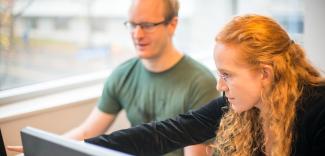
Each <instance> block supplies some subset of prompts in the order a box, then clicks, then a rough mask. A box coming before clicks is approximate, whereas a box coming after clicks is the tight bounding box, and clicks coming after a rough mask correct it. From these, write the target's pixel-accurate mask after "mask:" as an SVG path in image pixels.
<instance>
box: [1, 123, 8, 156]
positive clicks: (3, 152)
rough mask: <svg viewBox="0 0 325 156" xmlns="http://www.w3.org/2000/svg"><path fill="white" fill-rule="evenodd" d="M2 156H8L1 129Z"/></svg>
mask: <svg viewBox="0 0 325 156" xmlns="http://www.w3.org/2000/svg"><path fill="white" fill-rule="evenodd" d="M0 156H7V153H6V147H5V144H4V142H3V138H2V133H1V128H0Z"/></svg>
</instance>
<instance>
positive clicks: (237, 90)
mask: <svg viewBox="0 0 325 156" xmlns="http://www.w3.org/2000/svg"><path fill="white" fill-rule="evenodd" d="M240 52H241V51H240V49H239V47H238V46H234V45H227V44H223V43H220V42H217V43H216V45H215V49H214V60H215V64H216V67H217V71H218V75H219V76H218V84H217V90H218V91H221V92H225V95H226V97H227V98H228V101H229V103H230V105H231V107H232V108H233V110H234V111H235V112H238V113H240V112H244V111H247V110H249V109H251V108H253V107H258V108H259V105H260V98H261V90H262V78H263V75H262V74H261V73H262V72H258V71H256V70H255V71H254V70H252V68H250V67H249V66H248V64H245V62H244V61H243V60H242V59H240V58H239V55H238V54H239V53H240Z"/></svg>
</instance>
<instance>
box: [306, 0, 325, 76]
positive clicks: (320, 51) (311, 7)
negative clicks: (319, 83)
mask: <svg viewBox="0 0 325 156" xmlns="http://www.w3.org/2000/svg"><path fill="white" fill-rule="evenodd" d="M304 5H305V34H304V43H305V49H306V52H307V56H308V57H309V58H310V60H311V61H312V62H313V64H314V65H316V66H317V67H319V68H320V69H321V70H322V71H323V72H322V74H323V75H325V47H324V46H325V38H324V36H325V18H324V15H325V9H324V8H325V1H323V0H311V1H309V0H308V1H307V0H306V1H305V4H304Z"/></svg>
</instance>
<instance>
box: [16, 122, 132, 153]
mask: <svg viewBox="0 0 325 156" xmlns="http://www.w3.org/2000/svg"><path fill="white" fill-rule="evenodd" d="M21 139H22V143H23V147H24V155H25V156H45V155H46V156H58V155H59V156H90V155H91V156H105V155H107V156H128V154H125V153H122V152H118V151H115V150H111V149H107V148H103V147H100V146H96V145H92V144H88V143H85V142H81V141H75V140H70V139H67V138H64V137H62V136H59V135H56V134H53V133H49V132H46V131H43V130H40V129H36V128H32V127H26V128H23V129H22V130H21Z"/></svg>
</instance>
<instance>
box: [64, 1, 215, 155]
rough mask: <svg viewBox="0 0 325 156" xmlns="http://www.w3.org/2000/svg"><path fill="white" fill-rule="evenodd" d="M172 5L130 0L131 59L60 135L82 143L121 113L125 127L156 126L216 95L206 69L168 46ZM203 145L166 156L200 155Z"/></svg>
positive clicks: (175, 20)
mask: <svg viewBox="0 0 325 156" xmlns="http://www.w3.org/2000/svg"><path fill="white" fill-rule="evenodd" d="M178 8H179V5H178V1H177V0H134V1H133V2H132V5H131V7H130V10H129V17H128V21H127V22H125V25H126V27H127V28H128V29H129V30H130V33H131V37H132V40H133V43H134V46H135V50H136V53H137V55H138V57H137V58H133V59H130V60H128V61H126V62H125V63H123V64H122V65H120V66H119V67H117V69H116V70H115V71H114V72H113V73H112V74H111V75H110V77H109V78H108V79H107V81H106V83H105V86H104V89H103V93H102V96H101V98H100V99H99V101H98V105H97V107H95V108H94V110H93V111H92V112H91V114H90V115H89V117H88V118H87V119H86V121H85V122H84V123H82V124H81V125H80V126H79V127H77V128H75V129H73V130H71V131H70V132H68V133H66V134H65V136H66V137H69V138H73V139H78V140H84V139H86V138H90V137H94V136H97V135H99V134H103V133H105V132H106V130H107V129H108V128H109V127H110V126H111V124H112V123H113V121H114V119H115V117H116V115H117V114H118V113H119V111H120V110H121V109H125V110H126V113H127V116H128V119H129V121H130V122H131V125H132V126H134V125H137V124H140V123H146V122H150V121H155V120H157V121H159V120H163V119H166V118H169V117H173V116H176V115H178V114H180V113H184V112H187V111H188V110H190V109H195V108H198V107H200V106H201V105H203V104H205V103H207V102H208V101H210V100H212V99H213V98H215V97H216V96H218V92H217V91H216V90H215V88H214V86H215V83H216V80H215V78H214V76H213V75H212V74H211V73H210V71H209V70H208V69H206V68H205V67H203V66H202V65H200V64H199V63H197V62H196V61H194V60H193V59H192V58H190V57H189V56H186V55H183V54H182V53H181V52H180V51H178V50H177V49H176V48H175V47H174V45H173V43H172V37H173V35H174V32H175V29H176V26H177V23H178V17H177V16H178ZM206 149H207V146H206V145H204V144H201V145H194V146H189V147H186V148H185V149H184V151H183V150H178V151H174V152H171V153H169V154H167V155H169V156H172V155H175V156H176V155H186V156H189V155H198V156H204V155H206Z"/></svg>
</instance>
